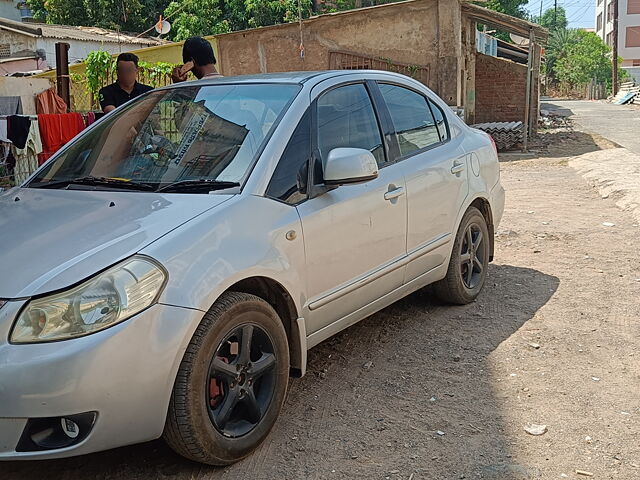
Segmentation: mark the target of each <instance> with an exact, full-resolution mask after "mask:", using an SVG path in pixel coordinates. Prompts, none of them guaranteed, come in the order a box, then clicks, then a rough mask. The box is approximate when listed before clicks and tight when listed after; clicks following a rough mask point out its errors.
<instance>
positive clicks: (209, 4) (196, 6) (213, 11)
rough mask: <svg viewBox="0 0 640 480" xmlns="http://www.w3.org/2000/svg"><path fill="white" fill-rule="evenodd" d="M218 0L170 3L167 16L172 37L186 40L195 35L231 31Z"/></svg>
mask: <svg viewBox="0 0 640 480" xmlns="http://www.w3.org/2000/svg"><path fill="white" fill-rule="evenodd" d="M221 3H222V2H220V1H218V0H189V1H188V2H185V0H175V1H172V2H171V3H169V5H168V6H167V8H166V10H165V12H164V13H165V17H170V22H171V34H170V35H171V38H172V39H174V40H184V39H186V38H189V37H191V36H194V35H215V34H218V33H225V32H230V31H231V25H230V23H229V21H228V20H226V19H224V17H223V10H222V8H221Z"/></svg>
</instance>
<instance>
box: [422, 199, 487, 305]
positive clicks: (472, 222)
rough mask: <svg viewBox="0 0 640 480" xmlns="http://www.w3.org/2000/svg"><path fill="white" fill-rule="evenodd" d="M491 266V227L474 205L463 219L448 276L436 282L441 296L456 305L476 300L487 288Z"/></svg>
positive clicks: (435, 287) (437, 290)
mask: <svg viewBox="0 0 640 480" xmlns="http://www.w3.org/2000/svg"><path fill="white" fill-rule="evenodd" d="M488 265H489V229H488V228H487V222H486V221H485V219H484V216H483V215H482V213H480V211H479V210H478V209H477V208H475V207H470V208H469V210H467V212H466V213H465V215H464V217H463V218H462V222H460V227H459V229H458V233H457V234H456V239H455V242H454V245H453V253H452V254H451V260H450V261H449V268H448V270H447V276H446V277H445V278H444V279H442V280H440V281H439V282H436V283H435V284H434V290H435V293H436V295H437V296H438V298H440V299H441V300H443V301H445V302H447V303H453V304H456V305H466V304H468V303H471V302H473V301H474V300H475V299H476V298H477V297H478V295H480V292H481V291H482V287H484V282H485V279H486V277H487V268H488Z"/></svg>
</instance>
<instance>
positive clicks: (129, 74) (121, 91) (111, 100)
mask: <svg viewBox="0 0 640 480" xmlns="http://www.w3.org/2000/svg"><path fill="white" fill-rule="evenodd" d="M116 72H117V74H118V80H117V81H116V83H112V84H111V85H107V86H106V87H104V88H102V89H100V92H99V93H98V96H99V98H100V106H101V107H102V111H103V112H104V113H109V112H111V111H113V110H115V109H116V108H118V107H119V106H120V105H123V104H125V103H127V102H128V101H129V100H131V99H132V98H135V97H137V96H138V95H142V94H143V93H145V92H148V91H149V90H153V87H150V86H149V85H143V84H142V83H138V81H137V78H138V57H137V56H135V55H134V54H133V53H121V54H120V55H118V59H117V61H116Z"/></svg>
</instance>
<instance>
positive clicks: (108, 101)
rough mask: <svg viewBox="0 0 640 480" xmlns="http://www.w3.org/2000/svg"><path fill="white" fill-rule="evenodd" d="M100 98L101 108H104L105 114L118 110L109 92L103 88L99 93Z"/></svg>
mask: <svg viewBox="0 0 640 480" xmlns="http://www.w3.org/2000/svg"><path fill="white" fill-rule="evenodd" d="M98 98H99V99H100V106H101V107H102V111H103V112H104V113H109V112H112V111H113V110H115V109H116V105H115V103H116V102H115V100H114V99H113V97H112V96H111V95H110V94H109V90H107V89H106V88H101V89H100V91H99V92H98Z"/></svg>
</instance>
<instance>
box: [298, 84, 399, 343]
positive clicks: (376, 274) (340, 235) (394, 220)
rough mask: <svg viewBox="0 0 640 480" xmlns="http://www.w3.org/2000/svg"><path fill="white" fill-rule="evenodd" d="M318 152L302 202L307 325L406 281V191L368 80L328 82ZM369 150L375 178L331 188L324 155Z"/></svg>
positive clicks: (321, 98)
mask: <svg viewBox="0 0 640 480" xmlns="http://www.w3.org/2000/svg"><path fill="white" fill-rule="evenodd" d="M312 112H313V113H312V119H313V120H312V124H313V127H312V130H313V132H312V133H313V138H314V154H313V155H314V159H313V161H312V162H313V163H312V167H311V168H310V170H311V174H310V187H309V188H310V190H311V191H314V192H316V193H314V194H312V195H310V198H309V199H308V200H306V201H305V202H302V203H300V204H299V205H298V206H297V208H298V212H299V214H300V218H301V221H302V229H303V232H304V245H305V254H306V266H307V292H308V299H309V300H308V305H307V306H308V309H309V312H308V320H309V321H308V323H307V325H308V333H314V332H316V331H318V330H320V329H322V328H323V327H327V326H328V325H330V324H332V323H333V322H335V321H337V320H339V319H341V318H343V317H345V316H347V315H349V314H351V313H353V312H355V311H357V310H358V309H360V308H362V307H364V306H366V305H368V304H370V303H372V302H374V301H376V300H378V299H380V298H381V297H383V296H384V295H386V294H387V293H389V292H391V291H393V290H394V289H396V288H399V287H400V286H402V283H403V281H404V264H403V263H402V261H403V260H404V259H405V257H406V230H407V196H406V191H405V182H404V175H403V171H402V169H401V168H399V167H398V165H395V164H393V163H391V162H389V152H388V139H389V137H388V136H385V132H384V131H382V130H381V124H380V122H379V120H378V117H377V114H376V110H375V107H374V104H373V102H372V99H371V97H370V93H369V88H368V86H367V85H365V83H351V84H347V85H337V86H334V87H330V88H328V87H325V90H324V91H322V92H318V96H317V99H316V100H315V102H314V105H313V108H312ZM339 147H355V148H364V149H367V150H369V151H371V152H372V153H373V154H374V156H375V157H376V160H377V162H378V167H379V176H378V178H377V179H375V180H372V181H369V182H366V183H362V184H357V185H344V186H340V187H338V188H333V189H327V188H326V187H323V182H322V168H321V165H322V159H323V158H325V157H326V156H327V155H328V154H329V152H330V151H331V150H332V149H334V148H339Z"/></svg>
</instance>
